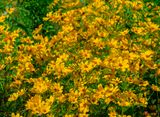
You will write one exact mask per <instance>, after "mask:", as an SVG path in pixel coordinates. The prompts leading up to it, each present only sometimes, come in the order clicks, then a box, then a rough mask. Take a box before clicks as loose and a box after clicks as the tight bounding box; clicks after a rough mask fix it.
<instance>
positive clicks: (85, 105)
mask: <svg viewBox="0 0 160 117" xmlns="http://www.w3.org/2000/svg"><path fill="white" fill-rule="evenodd" d="M88 111H89V106H88V101H87V100H86V99H82V100H81V102H80V104H79V112H82V113H87V112H88Z"/></svg>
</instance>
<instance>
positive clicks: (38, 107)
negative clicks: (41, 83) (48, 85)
mask: <svg viewBox="0 0 160 117" xmlns="http://www.w3.org/2000/svg"><path fill="white" fill-rule="evenodd" d="M53 101H54V98H53V96H51V97H50V98H49V99H47V100H46V101H42V98H41V96H40V95H35V96H33V97H31V99H29V100H28V101H27V103H26V105H25V107H26V110H31V111H32V113H33V114H40V115H42V114H47V113H49V112H50V108H51V105H52V103H53Z"/></svg>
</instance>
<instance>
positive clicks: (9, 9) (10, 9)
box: [6, 8, 15, 14]
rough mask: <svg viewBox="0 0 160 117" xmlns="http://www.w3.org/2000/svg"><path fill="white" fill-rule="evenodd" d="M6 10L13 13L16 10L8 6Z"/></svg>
mask: <svg viewBox="0 0 160 117" xmlns="http://www.w3.org/2000/svg"><path fill="white" fill-rule="evenodd" d="M6 11H7V12H8V13H9V14H12V13H13V12H14V11H15V8H7V9H6Z"/></svg>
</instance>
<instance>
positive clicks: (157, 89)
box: [151, 84, 160, 91]
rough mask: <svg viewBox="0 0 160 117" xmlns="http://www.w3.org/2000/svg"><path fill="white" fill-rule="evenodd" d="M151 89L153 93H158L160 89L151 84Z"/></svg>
mask: <svg viewBox="0 0 160 117" xmlns="http://www.w3.org/2000/svg"><path fill="white" fill-rule="evenodd" d="M151 88H152V90H153V91H160V88H159V87H158V86H156V85H154V84H152V86H151Z"/></svg>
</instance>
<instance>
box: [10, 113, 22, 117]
mask: <svg viewBox="0 0 160 117" xmlns="http://www.w3.org/2000/svg"><path fill="white" fill-rule="evenodd" d="M11 117H23V116H21V115H20V114H19V113H17V114H15V113H12V114H11Z"/></svg>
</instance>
